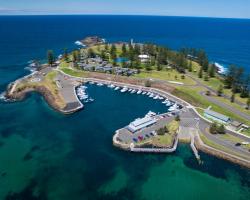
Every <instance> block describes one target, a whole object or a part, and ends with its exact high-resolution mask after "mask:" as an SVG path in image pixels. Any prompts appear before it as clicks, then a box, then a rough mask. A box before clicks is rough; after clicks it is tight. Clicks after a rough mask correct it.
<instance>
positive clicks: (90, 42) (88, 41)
mask: <svg viewBox="0 0 250 200" xmlns="http://www.w3.org/2000/svg"><path fill="white" fill-rule="evenodd" d="M81 42H82V43H83V44H84V45H86V46H94V45H98V44H103V43H104V42H105V40H104V39H102V38H100V37H98V36H91V37H86V38H85V39H84V40H82V41H81Z"/></svg>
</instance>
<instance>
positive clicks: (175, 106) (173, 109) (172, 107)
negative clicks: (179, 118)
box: [168, 103, 178, 111]
mask: <svg viewBox="0 0 250 200" xmlns="http://www.w3.org/2000/svg"><path fill="white" fill-rule="evenodd" d="M177 108H178V105H177V104H176V103H175V104H174V105H172V106H171V107H170V108H169V109H168V110H169V111H175V110H177Z"/></svg>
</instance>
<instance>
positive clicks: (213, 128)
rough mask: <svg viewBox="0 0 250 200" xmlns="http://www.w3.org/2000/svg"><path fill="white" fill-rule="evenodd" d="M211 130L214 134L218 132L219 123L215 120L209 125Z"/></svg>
mask: <svg viewBox="0 0 250 200" xmlns="http://www.w3.org/2000/svg"><path fill="white" fill-rule="evenodd" d="M209 132H210V133H212V134H216V133H217V123H216V122H214V123H212V124H211V125H210V127H209Z"/></svg>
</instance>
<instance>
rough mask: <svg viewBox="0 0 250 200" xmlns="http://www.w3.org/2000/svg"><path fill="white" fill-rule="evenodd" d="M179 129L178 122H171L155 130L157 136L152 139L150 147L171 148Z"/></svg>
mask: <svg viewBox="0 0 250 200" xmlns="http://www.w3.org/2000/svg"><path fill="white" fill-rule="evenodd" d="M178 129H179V122H178V121H176V120H173V121H171V122H170V123H169V124H167V125H166V126H165V127H163V128H160V129H159V130H157V135H156V136H155V137H153V139H152V145H153V146H156V147H171V146H172V145H173V143H174V139H175V137H176V134H177V130H178Z"/></svg>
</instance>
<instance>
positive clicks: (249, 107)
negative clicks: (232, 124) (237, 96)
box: [246, 97, 250, 110]
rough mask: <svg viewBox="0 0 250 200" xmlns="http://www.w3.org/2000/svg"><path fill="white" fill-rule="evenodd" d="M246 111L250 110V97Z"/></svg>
mask: <svg viewBox="0 0 250 200" xmlns="http://www.w3.org/2000/svg"><path fill="white" fill-rule="evenodd" d="M246 109H247V110H249V109H250V97H248V99H247V107H246Z"/></svg>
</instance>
